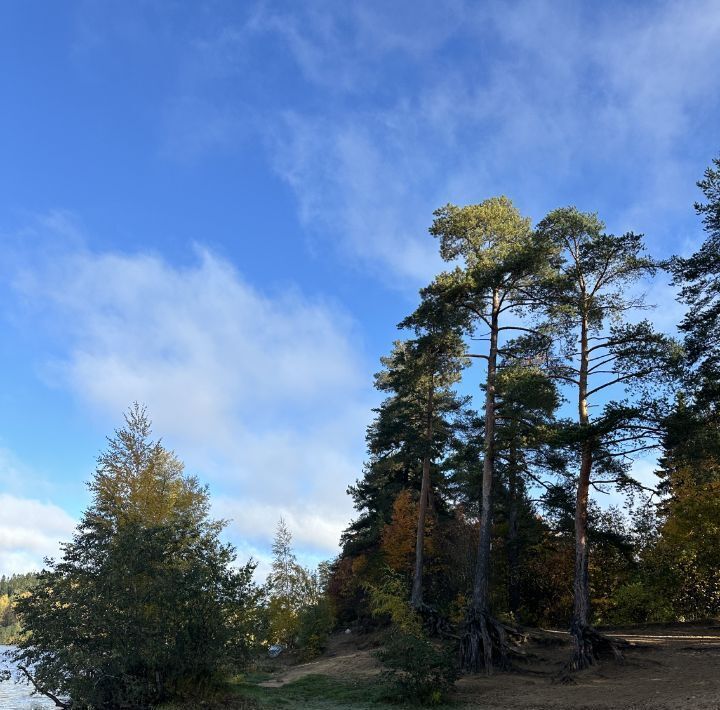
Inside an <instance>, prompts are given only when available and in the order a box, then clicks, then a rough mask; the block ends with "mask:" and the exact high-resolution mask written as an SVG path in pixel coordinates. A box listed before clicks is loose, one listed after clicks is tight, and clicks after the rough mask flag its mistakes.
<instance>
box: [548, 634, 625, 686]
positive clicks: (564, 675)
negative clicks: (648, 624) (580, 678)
mask: <svg viewBox="0 0 720 710" xmlns="http://www.w3.org/2000/svg"><path fill="white" fill-rule="evenodd" d="M570 637H571V638H572V642H573V656H572V659H571V660H570V662H569V663H568V664H567V665H566V666H565V668H563V669H562V671H561V672H560V673H559V674H558V676H557V677H556V678H555V681H554V682H556V683H561V684H569V683H574V682H575V681H574V679H573V675H572V674H573V673H575V672H576V671H582V670H585V669H586V668H589V667H590V666H593V665H595V664H596V663H597V662H598V661H600V660H606V659H607V660H613V661H615V662H616V663H623V662H624V660H625V658H624V656H623V653H622V650H621V645H627V644H625V643H623V642H622V641H617V640H615V639H612V638H610V637H609V636H605V634H601V633H600V632H599V631H596V630H595V629H594V628H593V627H592V626H583V625H580V624H573V626H572V628H571V629H570Z"/></svg>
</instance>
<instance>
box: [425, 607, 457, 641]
mask: <svg viewBox="0 0 720 710" xmlns="http://www.w3.org/2000/svg"><path fill="white" fill-rule="evenodd" d="M415 611H416V612H417V613H418V614H419V615H420V618H421V619H422V624H423V628H424V629H425V631H426V633H428V634H429V635H430V636H445V637H447V638H457V636H455V635H454V634H453V633H452V624H451V623H450V620H449V619H448V618H447V617H445V616H443V615H442V614H441V613H440V612H439V611H438V610H437V609H435V607H432V606H430V605H429V604H425V603H423V604H421V605H420V606H419V607H415Z"/></svg>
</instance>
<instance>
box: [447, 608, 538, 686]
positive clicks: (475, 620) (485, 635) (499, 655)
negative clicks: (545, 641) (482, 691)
mask: <svg viewBox="0 0 720 710" xmlns="http://www.w3.org/2000/svg"><path fill="white" fill-rule="evenodd" d="M525 638H526V637H525V635H524V634H522V633H521V632H520V631H518V630H517V629H514V628H512V627H510V626H507V625H505V624H503V623H502V622H500V621H498V620H497V619H495V618H493V617H492V616H490V614H489V612H487V611H474V610H472V611H470V612H469V613H468V617H467V619H466V620H465V628H464V630H463V634H462V637H461V639H460V668H461V669H462V670H463V671H465V672H467V673H479V672H480V671H481V670H484V671H485V672H486V673H488V674H489V673H492V672H493V670H500V671H507V670H510V669H511V667H512V665H511V663H510V656H511V655H520V654H519V653H518V651H517V649H516V648H515V642H516V641H520V640H525ZM510 639H513V641H512V642H511V641H510Z"/></svg>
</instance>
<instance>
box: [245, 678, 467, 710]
mask: <svg viewBox="0 0 720 710" xmlns="http://www.w3.org/2000/svg"><path fill="white" fill-rule="evenodd" d="M268 677H269V676H268V675H267V674H258V673H254V674H248V675H245V676H242V677H241V678H238V679H237V680H236V682H235V684H234V685H235V689H236V691H237V694H238V697H239V698H241V699H243V700H244V701H246V702H250V703H254V704H255V705H256V707H258V708H263V709H264V708H305V710H330V709H331V708H332V709H333V710H362V709H363V708H365V709H367V710H390V709H392V710H400V709H401V708H410V707H417V706H411V705H404V704H398V703H391V702H388V701H387V694H388V688H387V687H385V686H384V685H383V684H381V683H380V682H379V681H380V679H379V678H377V677H376V678H374V679H371V680H370V679H369V680H365V679H362V680H356V681H351V680H340V679H338V678H331V677H329V676H325V675H307V676H304V677H303V678H299V679H298V680H295V681H293V682H291V683H288V684H287V685H283V686H282V687H280V688H266V687H263V686H260V685H258V684H259V683H260V682H262V681H263V680H267V679H268ZM435 707H438V706H435ZM441 707H444V708H451V707H452V708H457V707H458V706H457V705H443V706H441Z"/></svg>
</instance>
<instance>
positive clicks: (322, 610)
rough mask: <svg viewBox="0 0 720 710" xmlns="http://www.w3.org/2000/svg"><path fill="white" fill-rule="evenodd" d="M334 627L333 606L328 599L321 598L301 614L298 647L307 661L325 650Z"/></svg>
mask: <svg viewBox="0 0 720 710" xmlns="http://www.w3.org/2000/svg"><path fill="white" fill-rule="evenodd" d="M334 626H335V617H334V614H333V610H332V604H331V603H330V600H329V599H328V598H327V597H321V598H320V599H319V600H318V602H317V603H316V604H312V605H310V606H307V607H305V608H304V609H303V610H302V611H301V612H300V617H299V619H298V635H297V645H298V647H299V648H300V650H301V651H302V654H303V656H304V658H305V659H306V660H310V659H312V658H316V657H317V656H319V655H320V654H321V653H322V652H323V651H324V650H325V648H326V647H327V640H328V636H329V635H330V632H331V631H332V630H333V627H334Z"/></svg>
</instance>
